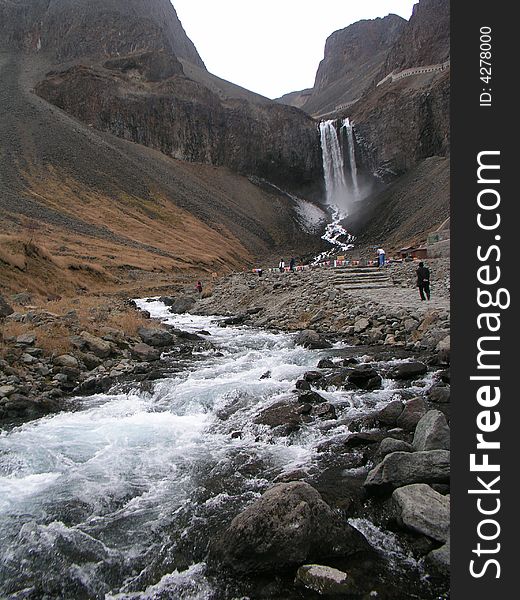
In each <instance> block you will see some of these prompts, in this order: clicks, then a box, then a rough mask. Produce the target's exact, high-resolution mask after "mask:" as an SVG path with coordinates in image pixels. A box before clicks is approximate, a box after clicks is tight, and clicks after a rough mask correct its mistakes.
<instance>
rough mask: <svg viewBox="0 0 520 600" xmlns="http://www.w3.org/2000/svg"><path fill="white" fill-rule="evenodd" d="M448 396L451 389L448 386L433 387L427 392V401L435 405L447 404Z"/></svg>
mask: <svg viewBox="0 0 520 600" xmlns="http://www.w3.org/2000/svg"><path fill="white" fill-rule="evenodd" d="M450 396H451V389H450V386H449V385H435V386H433V387H432V388H430V391H429V392H428V400H429V401H430V402H435V403H436V404H448V402H449V401H450Z"/></svg>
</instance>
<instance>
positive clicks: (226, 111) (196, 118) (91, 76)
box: [0, 0, 322, 198]
mask: <svg viewBox="0 0 520 600" xmlns="http://www.w3.org/2000/svg"><path fill="white" fill-rule="evenodd" d="M0 10H1V11H2V12H1V13H0V14H1V15H2V16H3V17H4V18H5V22H4V23H3V25H2V29H1V34H0V36H1V37H0V39H1V40H2V44H3V46H4V47H5V46H6V45H9V46H10V47H11V48H13V47H17V48H23V49H25V50H29V51H33V52H35V53H38V54H40V55H43V56H46V57H48V58H49V60H50V61H51V62H52V63H53V65H52V69H51V70H50V71H49V75H48V76H47V77H46V78H45V80H44V81H42V82H41V83H40V84H39V85H37V86H36V87H35V90H36V92H37V93H38V94H39V95H41V97H43V98H45V99H46V100H47V101H49V102H52V103H54V104H56V105H57V106H59V107H60V108H62V109H63V110H65V111H67V112H68V113H69V114H72V115H74V116H75V117H76V118H78V119H80V120H82V121H84V122H86V123H88V124H90V125H91V126H94V127H96V128H98V129H100V130H102V131H106V132H110V133H112V134H114V135H117V136H120V137H122V138H124V139H127V140H131V141H133V142H136V143H139V144H144V145H147V146H149V147H151V148H155V149H158V150H160V151H161V152H164V153H165V154H167V155H169V156H172V157H175V158H179V159H182V160H187V161H195V162H203V163H208V164H213V165H219V166H227V167H229V168H230V169H233V170H234V171H236V172H238V173H241V174H245V175H254V176H256V177H260V178H265V179H268V180H270V181H272V182H274V183H276V184H277V185H279V186H281V187H284V188H288V189H290V190H291V191H292V192H296V193H300V194H306V195H307V196H309V197H315V198H319V197H320V196H321V187H322V184H321V179H322V165H321V152H320V147H319V137H318V134H317V130H316V127H315V124H314V122H313V121H312V119H310V118H309V117H308V116H307V115H306V114H305V113H303V112H301V111H298V110H296V109H293V108H289V107H285V106H281V105H279V104H277V103H275V102H272V101H269V100H267V99H266V98H263V97H261V96H258V95H256V94H253V93H250V92H247V91H246V90H242V89H241V88H239V87H238V86H234V85H232V84H229V83H227V82H224V81H222V80H219V79H218V78H216V77H214V76H212V75H211V74H210V73H208V72H207V70H206V68H205V66H204V63H203V62H202V60H201V58H200V56H199V55H198V53H197V51H196V49H195V47H194V45H193V43H192V42H191V41H190V39H189V38H188V37H187V35H186V33H185V31H184V29H183V27H182V25H181V23H180V21H179V19H178V18H177V14H176V12H175V9H174V8H173V6H172V5H171V3H170V2H169V0H47V1H44V0H36V2H35V3H34V4H33V3H31V2H29V1H28V0H15V1H14V2H11V1H7V0H0Z"/></svg>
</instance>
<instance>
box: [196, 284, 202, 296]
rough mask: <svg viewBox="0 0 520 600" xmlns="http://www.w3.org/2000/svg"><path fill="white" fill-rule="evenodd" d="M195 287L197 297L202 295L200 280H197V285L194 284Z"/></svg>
mask: <svg viewBox="0 0 520 600" xmlns="http://www.w3.org/2000/svg"><path fill="white" fill-rule="evenodd" d="M195 289H196V290H197V292H198V293H199V297H200V296H202V281H197V285H196V286H195Z"/></svg>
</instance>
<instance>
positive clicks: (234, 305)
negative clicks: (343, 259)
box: [194, 259, 450, 362]
mask: <svg viewBox="0 0 520 600" xmlns="http://www.w3.org/2000/svg"><path fill="white" fill-rule="evenodd" d="M430 264H431V268H432V271H433V274H434V281H433V283H432V299H431V301H430V302H427V301H425V302H421V301H420V298H419V294H418V292H417V289H416V288H415V287H414V283H415V270H416V269H417V264H416V263H406V262H403V263H394V264H393V265H392V266H389V267H387V268H385V269H384V270H383V272H381V271H380V270H378V269H375V268H374V269H367V270H366V271H368V272H367V273H366V277H364V281H363V282H362V283H361V284H360V283H359V282H358V279H359V278H358V279H356V280H354V281H355V283H352V284H350V283H349V281H350V280H349V276H350V275H351V272H352V271H354V270H353V269H350V271H349V270H348V269H344V270H342V269H326V268H324V269H320V268H316V269H311V270H307V271H301V272H297V273H283V274H281V273H276V272H275V273H273V272H268V273H265V274H263V275H262V276H261V277H259V276H257V275H255V274H253V273H237V274H234V275H232V276H229V277H226V278H222V279H220V280H219V281H218V282H217V284H216V285H215V286H214V289H213V290H212V294H211V296H210V297H208V298H205V299H203V300H201V301H200V302H198V303H197V305H196V307H195V309H194V310H195V312H196V313H198V314H218V315H232V317H233V318H232V319H231V320H230V321H228V323H229V324H230V325H238V324H244V325H252V326H255V327H267V328H276V329H281V330H284V331H301V330H312V331H314V332H315V333H319V334H327V335H331V336H333V338H334V339H341V340H342V341H346V342H348V343H349V344H352V345H355V346H357V345H367V344H368V345H376V346H385V347H391V348H406V349H409V350H416V351H428V352H431V353H432V352H433V353H435V352H436V353H438V354H439V355H440V356H439V358H440V360H441V361H443V362H445V361H446V359H447V357H448V355H449V347H450V336H449V334H450V305H449V261H448V260H447V259H436V260H432V261H430ZM370 271H373V273H370ZM363 275H365V273H363ZM365 280H366V281H365ZM309 335H311V334H309Z"/></svg>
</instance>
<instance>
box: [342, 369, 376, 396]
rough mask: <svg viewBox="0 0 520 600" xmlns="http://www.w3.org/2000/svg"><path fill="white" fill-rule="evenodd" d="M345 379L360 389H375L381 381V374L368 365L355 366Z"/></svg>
mask: <svg viewBox="0 0 520 600" xmlns="http://www.w3.org/2000/svg"><path fill="white" fill-rule="evenodd" d="M347 381H348V382H349V383H351V384H352V385H355V386H356V387H358V388H360V389H362V390H375V389H377V388H379V387H381V384H382V382H383V380H382V378H381V375H379V373H378V372H377V371H376V370H375V369H374V368H373V367H371V366H370V365H359V366H357V367H355V368H354V369H353V370H352V372H351V373H350V374H349V376H348V377H347Z"/></svg>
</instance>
